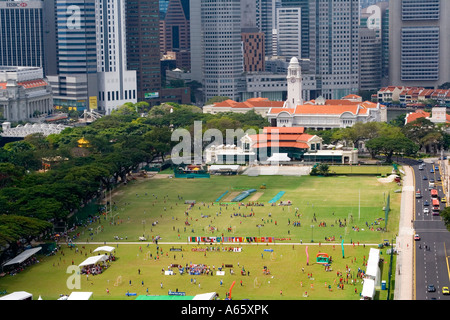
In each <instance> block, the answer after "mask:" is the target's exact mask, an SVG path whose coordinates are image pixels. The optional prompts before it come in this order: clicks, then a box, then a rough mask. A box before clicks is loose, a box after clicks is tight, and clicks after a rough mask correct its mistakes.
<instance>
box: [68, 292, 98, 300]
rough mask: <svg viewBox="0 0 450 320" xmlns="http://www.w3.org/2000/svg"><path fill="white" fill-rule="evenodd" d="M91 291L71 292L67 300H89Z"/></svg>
mask: <svg viewBox="0 0 450 320" xmlns="http://www.w3.org/2000/svg"><path fill="white" fill-rule="evenodd" d="M91 297H92V292H72V293H71V294H70V296H69V297H68V298H67V300H89V299H90V298H91Z"/></svg>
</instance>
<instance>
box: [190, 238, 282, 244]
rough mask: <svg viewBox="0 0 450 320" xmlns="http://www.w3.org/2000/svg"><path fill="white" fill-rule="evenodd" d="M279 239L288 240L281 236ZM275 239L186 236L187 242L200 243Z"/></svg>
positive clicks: (266, 241)
mask: <svg viewBox="0 0 450 320" xmlns="http://www.w3.org/2000/svg"><path fill="white" fill-rule="evenodd" d="M279 240H288V238H283V239H279ZM274 241H275V238H274V237H188V242H193V243H195V242H197V243H199V242H202V243H223V242H238V243H241V242H248V243H252V242H257V243H272V242H274Z"/></svg>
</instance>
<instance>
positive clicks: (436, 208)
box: [432, 199, 441, 216]
mask: <svg viewBox="0 0 450 320" xmlns="http://www.w3.org/2000/svg"><path fill="white" fill-rule="evenodd" d="M432 206H433V216H438V215H439V211H440V210H441V207H440V204H439V200H438V199H433V201H432Z"/></svg>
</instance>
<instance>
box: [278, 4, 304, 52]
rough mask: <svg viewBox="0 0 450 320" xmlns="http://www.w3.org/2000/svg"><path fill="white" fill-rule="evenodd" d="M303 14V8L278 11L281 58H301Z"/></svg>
mask: <svg viewBox="0 0 450 320" xmlns="http://www.w3.org/2000/svg"><path fill="white" fill-rule="evenodd" d="M301 14H302V9H301V8H278V9H277V48H278V55H279V56H285V57H296V58H297V59H300V58H301V56H302V38H301V34H302V30H301V26H302V24H301V19H302V16H301Z"/></svg>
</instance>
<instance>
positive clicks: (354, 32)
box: [0, 0, 450, 113]
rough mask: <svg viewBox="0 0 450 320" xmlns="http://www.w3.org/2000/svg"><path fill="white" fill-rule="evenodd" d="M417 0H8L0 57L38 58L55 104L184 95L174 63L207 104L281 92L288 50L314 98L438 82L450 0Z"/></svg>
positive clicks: (5, 62) (111, 103)
mask: <svg viewBox="0 0 450 320" xmlns="http://www.w3.org/2000/svg"><path fill="white" fill-rule="evenodd" d="M419 3H420V1H419V2H418V1H413V0H391V1H375V0H367V1H363V0H340V1H331V0H233V1H232V2H230V3H228V2H226V1H225V2H224V1H220V0H214V1H212V0H208V1H194V0H190V1H189V0H170V1H169V0H167V1H158V0H126V1H120V0H115V1H112V0H73V1H69V0H48V1H42V0H28V1H27V0H3V1H0V14H1V17H2V21H1V22H0V32H1V34H2V35H3V37H2V39H1V40H0V65H2V66H27V67H36V66H37V67H41V68H42V69H43V72H44V77H45V78H46V79H48V81H49V82H50V84H51V86H52V91H53V103H54V106H55V107H58V108H60V107H70V108H75V109H76V110H79V111H82V110H84V109H95V110H98V111H100V112H103V113H110V112H111V110H112V109H114V108H117V107H118V106H120V105H122V104H123V103H125V102H127V101H129V102H136V101H145V102H148V103H149V104H150V106H154V105H157V104H159V103H162V102H163V101H171V100H173V101H178V102H181V101H184V102H185V101H187V100H186V95H187V94H188V91H186V90H181V88H170V87H168V86H169V85H170V83H171V82H170V81H171V80H167V79H166V75H165V72H166V70H170V71H172V70H174V69H175V68H177V69H178V70H180V71H181V73H179V76H177V79H181V80H182V83H181V85H182V87H184V88H187V87H186V86H187V84H189V83H191V82H192V81H196V82H198V83H199V84H200V85H201V88H200V91H197V93H196V96H197V100H198V101H196V103H197V104H198V105H199V106H202V104H204V103H205V102H206V101H207V100H208V99H210V98H213V97H216V96H226V97H229V98H232V99H233V100H236V101H244V100H246V99H248V98H249V97H263V98H264V97H268V98H271V99H275V100H278V101H279V100H284V99H285V98H286V95H287V91H286V86H285V84H284V83H282V81H280V79H281V77H280V75H281V74H283V73H284V72H285V71H286V69H287V66H288V63H289V61H290V59H291V58H292V57H296V58H298V59H299V63H300V65H301V67H302V74H303V80H304V86H303V92H302V96H303V97H305V98H307V99H314V98H318V97H324V98H325V99H340V98H342V97H344V96H346V95H348V94H360V93H361V92H365V91H367V92H376V90H378V89H380V88H381V87H382V86H389V85H392V86H414V87H425V88H437V87H438V86H440V85H443V84H445V83H447V82H450V79H449V77H450V76H449V74H450V70H448V69H449V68H450V63H449V62H448V61H449V59H445V57H448V56H449V54H450V53H449V52H450V48H449V47H450V44H449V42H450V41H447V40H448V37H446V36H445V35H446V34H447V33H450V31H449V28H450V26H449V25H450V23H448V22H447V21H446V20H445V19H443V17H445V16H446V12H448V10H449V7H450V5H449V4H447V3H446V2H443V1H440V0H433V1H430V2H427V3H426V6H422V7H421V8H423V9H424V10H423V12H421V13H416V12H418V11H417V8H418V7H417V5H418V4H419ZM107 6H111V7H107ZM17 17H20V19H21V20H20V21H22V22H21V23H20V24H17V23H14V21H16V20H14V19H18V18H17ZM9 26H13V27H14V28H11V27H9ZM418 37H421V38H423V40H420V39H419V40H418ZM425 39H426V40H425ZM424 41H425V42H424ZM44 43H45V45H44ZM424 43H426V46H425V47H424V46H423V44H424ZM425 51H426V52H425ZM419 52H423V54H421V55H419V54H418V53H419ZM113 74H114V75H113ZM171 74H172V75H174V73H171ZM163 80H164V82H163ZM188 89H189V91H190V90H191V88H188ZM195 90H197V89H195ZM108 95H109V99H108Z"/></svg>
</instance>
